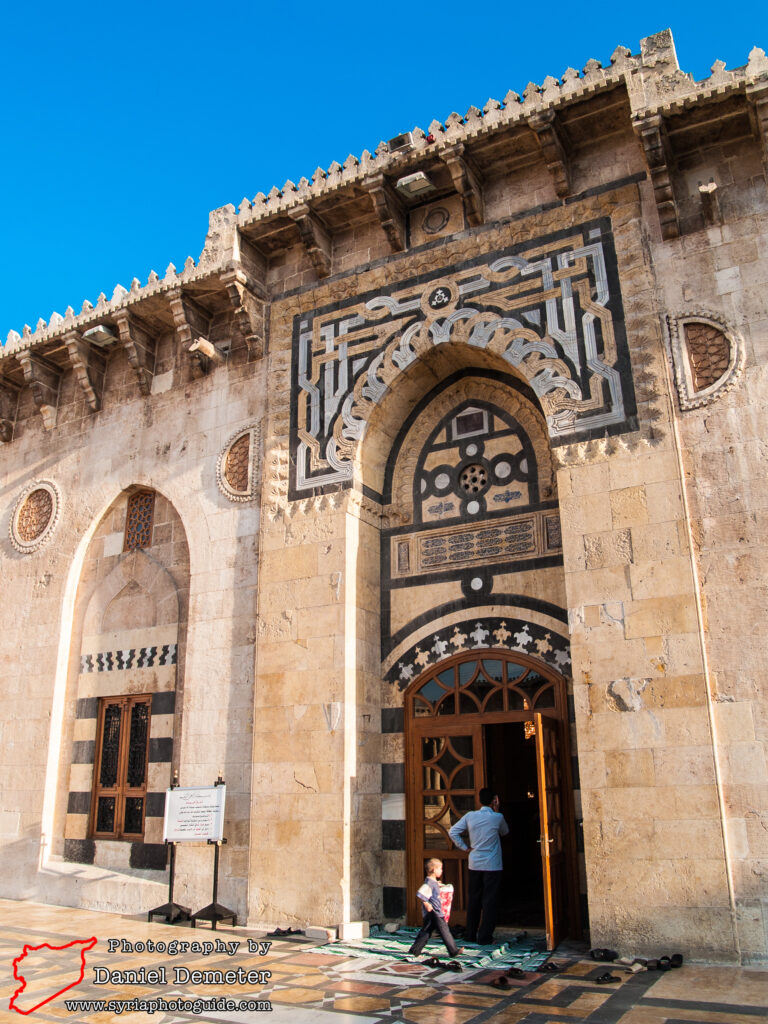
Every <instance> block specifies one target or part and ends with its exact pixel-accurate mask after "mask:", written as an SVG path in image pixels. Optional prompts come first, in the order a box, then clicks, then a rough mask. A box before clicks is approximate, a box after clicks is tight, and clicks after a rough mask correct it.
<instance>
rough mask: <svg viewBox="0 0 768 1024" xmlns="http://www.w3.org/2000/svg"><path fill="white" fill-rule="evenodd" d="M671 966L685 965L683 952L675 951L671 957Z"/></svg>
mask: <svg viewBox="0 0 768 1024" xmlns="http://www.w3.org/2000/svg"><path fill="white" fill-rule="evenodd" d="M669 966H670V967H682V966H683V954H682V953H673V954H672V956H671V957H670V958H669Z"/></svg>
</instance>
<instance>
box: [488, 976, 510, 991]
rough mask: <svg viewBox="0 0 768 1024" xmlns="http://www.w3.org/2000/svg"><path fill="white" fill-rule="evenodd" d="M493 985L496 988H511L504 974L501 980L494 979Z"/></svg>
mask: <svg viewBox="0 0 768 1024" xmlns="http://www.w3.org/2000/svg"><path fill="white" fill-rule="evenodd" d="M491 985H493V987H494V988H509V982H508V981H507V979H506V978H505V977H504V975H503V974H502V976H501V977H500V978H494V979H493V981H492V982H491Z"/></svg>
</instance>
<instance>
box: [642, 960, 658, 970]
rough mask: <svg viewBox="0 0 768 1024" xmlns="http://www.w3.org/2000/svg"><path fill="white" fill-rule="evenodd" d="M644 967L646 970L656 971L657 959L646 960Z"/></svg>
mask: <svg viewBox="0 0 768 1024" xmlns="http://www.w3.org/2000/svg"><path fill="white" fill-rule="evenodd" d="M645 969H646V971H658V969H659V961H658V960H648V961H647V963H646V965H645Z"/></svg>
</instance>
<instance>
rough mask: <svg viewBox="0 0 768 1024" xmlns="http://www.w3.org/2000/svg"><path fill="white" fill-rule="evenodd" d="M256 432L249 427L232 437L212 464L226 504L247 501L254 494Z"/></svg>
mask: <svg viewBox="0 0 768 1024" xmlns="http://www.w3.org/2000/svg"><path fill="white" fill-rule="evenodd" d="M259 437H260V434H259V428H258V427H257V426H256V425H251V426H250V427H246V428H245V429H243V430H238V431H237V432H236V433H235V434H233V435H232V436H231V437H230V438H229V440H228V441H227V443H226V444H225V445H224V448H223V450H222V451H221V453H220V455H219V458H218V462H217V463H216V482H217V483H218V485H219V490H220V491H221V493H222V494H223V495H224V496H225V497H227V498H229V500H230V501H250V500H251V499H252V498H254V497H255V494H256V460H257V457H258V450H259Z"/></svg>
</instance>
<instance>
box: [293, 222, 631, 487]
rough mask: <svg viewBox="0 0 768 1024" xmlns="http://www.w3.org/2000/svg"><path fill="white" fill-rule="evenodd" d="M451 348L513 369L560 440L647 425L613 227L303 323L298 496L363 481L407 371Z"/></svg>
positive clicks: (532, 244) (308, 316)
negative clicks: (372, 425) (364, 443)
mask: <svg viewBox="0 0 768 1024" xmlns="http://www.w3.org/2000/svg"><path fill="white" fill-rule="evenodd" d="M445 344H451V345H456V344H462V345H466V346H468V347H470V348H474V349H484V350H487V351H488V352H490V353H494V354H496V355H497V356H498V357H499V359H500V368H501V367H502V364H504V363H505V364H507V366H511V367H512V368H513V369H514V371H515V372H516V374H517V375H518V376H519V377H521V378H523V379H524V380H525V381H527V383H528V384H529V385H530V387H531V388H532V390H533V391H534V392H535V394H536V396H537V398H538V400H539V403H540V405H541V408H542V410H543V412H544V415H545V417H546V423H547V431H548V433H549V438H550V441H551V443H553V444H565V443H570V442H573V441H581V440H585V439H589V438H592V437H598V436H599V437H602V436H605V434H606V433H609V434H613V433H622V432H625V431H628V430H634V429H636V428H637V419H636V405H635V396H634V388H633V384H632V377H631V370H630V363H629V355H628V351H627V344H626V336H625V331H624V314H623V307H622V301H621V294H620V290H619V279H618V270H617V263H616V254H615V251H614V245H613V237H612V234H611V226H610V221H609V220H607V219H602V220H600V221H595V222H592V223H589V224H584V225H581V226H579V227H574V228H571V229H568V230H566V231H562V232H559V233H558V234H556V235H550V236H548V237H544V238H537V239H532V240H531V241H529V242H526V243H523V244H521V245H517V246H513V247H511V248H509V249H505V250H501V251H497V252H493V253H487V254H485V255H483V256H480V257H476V258H474V259H472V260H467V261H465V262H463V263H460V264H456V265H453V266H451V267H450V268H445V269H444V270H442V271H436V272H434V273H431V274H426V275H424V276H422V277H418V278H413V279H411V280H406V281H402V282H400V283H398V284H394V285H393V286H392V288H391V289H389V290H388V291H387V292H385V293H382V292H369V293H367V294H365V295H361V296H359V297H358V298H356V299H352V300H349V301H348V302H346V303H342V304H334V305H332V306H328V307H325V308H323V309H318V310H315V311H313V312H309V313H305V314H302V315H300V316H298V317H296V318H295V321H294V347H293V363H292V385H291V386H292V402H291V416H292V420H291V454H292V456H293V458H292V463H293V465H294V467H295V468H294V469H292V476H291V490H290V497H291V498H292V499H296V498H301V497H305V496H306V495H307V494H308V493H312V492H316V491H317V489H318V488H327V489H329V490H335V489H337V488H339V487H343V486H347V485H349V484H350V483H351V481H352V479H353V461H354V457H355V450H356V446H357V444H358V442H359V441H360V440H361V438H362V437H363V435H364V434H365V430H366V426H367V424H368V421H369V418H370V415H371V413H372V412H373V410H374V408H375V407H376V406H377V405H378V404H379V403H380V402H381V401H382V399H383V398H384V397H385V395H386V394H387V392H388V391H389V389H390V387H392V386H393V385H394V383H395V381H396V378H397V377H398V375H399V374H401V373H403V372H405V371H406V370H407V369H408V367H409V366H410V365H411V364H412V363H414V361H415V360H417V359H419V358H421V357H424V356H426V355H427V353H428V352H429V351H430V350H431V349H433V348H435V347H436V346H438V345H445Z"/></svg>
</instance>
